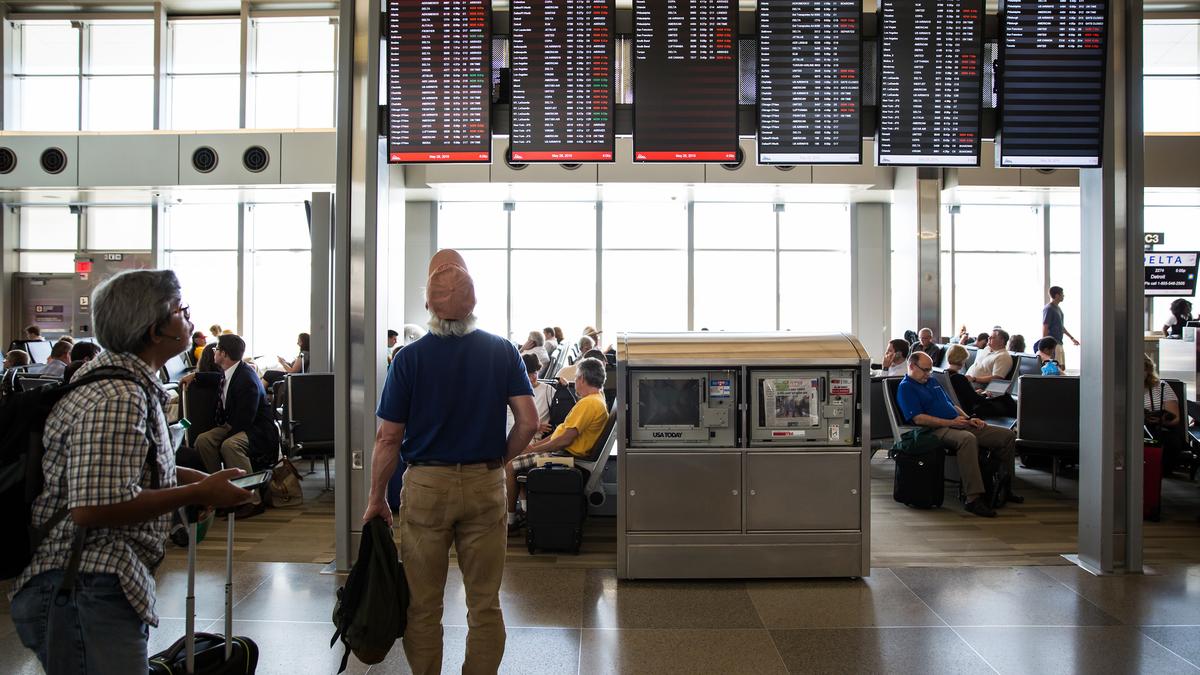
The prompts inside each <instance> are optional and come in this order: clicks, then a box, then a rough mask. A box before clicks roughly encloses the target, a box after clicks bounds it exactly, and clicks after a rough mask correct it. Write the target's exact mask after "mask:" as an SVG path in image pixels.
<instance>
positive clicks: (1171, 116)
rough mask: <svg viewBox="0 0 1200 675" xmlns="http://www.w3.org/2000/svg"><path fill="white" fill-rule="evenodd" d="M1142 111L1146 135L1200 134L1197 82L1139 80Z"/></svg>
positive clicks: (1199, 80)
mask: <svg viewBox="0 0 1200 675" xmlns="http://www.w3.org/2000/svg"><path fill="white" fill-rule="evenodd" d="M1142 83H1143V87H1144V89H1143V94H1142V112H1143V114H1144V116H1145V129H1146V131H1147V132H1165V131H1186V132H1193V131H1200V79H1196V78H1186V77H1146V78H1143V79H1142Z"/></svg>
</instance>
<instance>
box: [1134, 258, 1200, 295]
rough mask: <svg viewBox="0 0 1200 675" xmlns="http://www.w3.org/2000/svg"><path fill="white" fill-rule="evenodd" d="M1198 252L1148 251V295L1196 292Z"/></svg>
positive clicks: (1146, 259) (1192, 293)
mask: <svg viewBox="0 0 1200 675" xmlns="http://www.w3.org/2000/svg"><path fill="white" fill-rule="evenodd" d="M1198 257H1200V254H1197V253H1160V252H1154V253H1149V252H1148V253H1146V254H1145V261H1146V295H1169V296H1172V297H1191V296H1194V295H1195V294H1196V260H1197V258H1198Z"/></svg>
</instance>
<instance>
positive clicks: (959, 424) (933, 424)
mask: <svg viewBox="0 0 1200 675" xmlns="http://www.w3.org/2000/svg"><path fill="white" fill-rule="evenodd" d="M958 412H959V414H962V411H961V410H959V411H958ZM912 423H913V424H915V425H917V426H919V427H926V428H928V429H965V428H966V427H967V426H969V425H970V420H968V419H967V418H966V416H963V417H959V418H957V419H952V420H948V419H944V418H941V417H934V416H933V415H926V414H925V413H921V414H919V415H916V416H915V417H913V418H912Z"/></svg>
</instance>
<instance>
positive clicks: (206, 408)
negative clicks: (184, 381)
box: [179, 382, 219, 447]
mask: <svg viewBox="0 0 1200 675" xmlns="http://www.w3.org/2000/svg"><path fill="white" fill-rule="evenodd" d="M218 398H219V392H218V391H217V388H216V387H215V386H205V385H202V384H198V383H195V382H193V383H192V385H191V386H189V387H183V388H181V390H180V392H179V399H180V400H179V405H180V406H182V410H183V418H184V419H186V420H187V421H188V429H187V442H188V447H195V446H196V438H197V437H198V436H199V435H200V434H202V433H204V432H206V431H208V430H209V429H212V428H213V427H215V426H217V399H218Z"/></svg>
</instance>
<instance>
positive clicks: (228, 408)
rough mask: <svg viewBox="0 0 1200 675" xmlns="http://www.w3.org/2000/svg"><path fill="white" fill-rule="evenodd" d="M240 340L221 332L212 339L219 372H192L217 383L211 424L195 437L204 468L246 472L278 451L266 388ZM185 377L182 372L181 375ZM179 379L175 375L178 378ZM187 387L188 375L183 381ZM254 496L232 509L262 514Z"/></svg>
mask: <svg viewBox="0 0 1200 675" xmlns="http://www.w3.org/2000/svg"><path fill="white" fill-rule="evenodd" d="M245 352H246V343H245V341H243V340H242V338H240V337H238V336H237V335H222V336H221V337H219V338H218V339H217V346H216V349H215V350H214V351H213V360H214V361H215V363H216V365H217V367H218V368H220V369H221V371H223V372H219V373H194V374H193V375H191V376H188V377H192V378H193V379H194V380H195V381H196V384H200V383H205V384H213V385H215V386H217V387H220V393H219V394H218V396H217V409H216V421H217V423H218V425H219V426H216V427H214V428H212V429H209V430H208V431H206V432H204V433H202V434H200V435H199V436H197V437H196V450H197V452H199V453H200V457H201V459H202V460H203V461H204V466H205V468H206V469H208V472H209V473H215V472H217V471H220V470H221V466H222V464H224V466H225V468H227V469H229V468H237V469H241V470H243V471H245V472H246V473H252V472H254V471H261V470H262V469H269V468H271V467H272V466H274V464H275V460H276V459H278V455H279V429H278V428H277V427H276V426H275V419H274V413H273V411H272V410H271V405H270V403H268V402H267V393H266V392H265V391H263V386H262V382H261V381H260V380H259V379H258V375H257V374H256V373H255V372H254V369H253V368H251V367H250V366H249V365H247V364H246V363H244V362H243V361H242V356H243V355H244V354H245ZM187 379H188V378H187V377H185V378H184V380H187ZM182 381H183V380H181V382H182ZM188 382H189V386H195V385H194V384H191V380H188ZM262 511H263V507H262V504H261V500H260V498H259V495H258V494H257V493H255V495H254V501H253V502H252V503H250V504H246V505H245V506H243V507H242V508H241V509H239V510H238V512H237V513H236V514H235V515H236V516H237V517H238V518H248V517H250V516H253V515H257V514H259V513H262Z"/></svg>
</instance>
